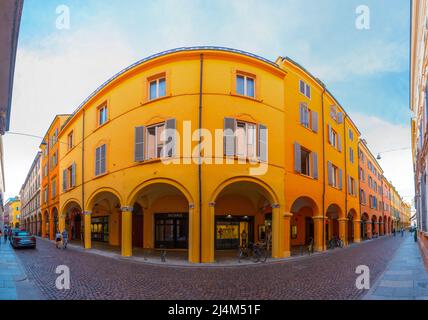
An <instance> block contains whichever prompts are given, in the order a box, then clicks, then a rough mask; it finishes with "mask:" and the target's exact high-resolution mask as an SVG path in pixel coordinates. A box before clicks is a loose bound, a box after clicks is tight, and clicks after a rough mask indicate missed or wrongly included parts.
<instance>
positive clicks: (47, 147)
mask: <svg viewBox="0 0 428 320" xmlns="http://www.w3.org/2000/svg"><path fill="white" fill-rule="evenodd" d="M68 117H69V115H57V116H56V117H55V118H54V120H53V121H52V123H51V125H50V127H49V128H48V131H47V132H46V134H45V136H44V138H43V141H42V143H41V144H40V150H41V189H40V193H41V205H40V207H41V213H42V217H41V221H42V227H41V233H42V236H44V237H48V238H50V239H51V240H53V239H54V235H55V232H56V231H57V229H58V222H59V215H58V205H59V179H60V177H59V153H60V146H59V145H60V143H59V140H58V135H59V132H60V130H61V126H62V125H63V124H64V122H65V120H66V119H67V118H68ZM39 219H40V217H39Z"/></svg>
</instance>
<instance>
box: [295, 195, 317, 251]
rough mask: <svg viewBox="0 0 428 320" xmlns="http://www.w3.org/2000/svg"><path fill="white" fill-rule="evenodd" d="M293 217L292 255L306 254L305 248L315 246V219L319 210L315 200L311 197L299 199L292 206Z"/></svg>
mask: <svg viewBox="0 0 428 320" xmlns="http://www.w3.org/2000/svg"><path fill="white" fill-rule="evenodd" d="M290 211H291V213H292V214H293V216H292V217H291V220H290V228H291V230H290V238H291V239H290V244H291V255H297V254H302V253H303V252H305V251H306V250H305V248H304V246H308V245H309V244H311V243H312V244H313V245H314V244H315V239H316V237H315V227H314V220H313V217H314V216H315V215H316V214H317V212H318V208H317V205H316V203H315V201H314V200H312V199H311V198H309V197H305V196H304V197H299V198H297V199H296V200H295V201H294V202H293V205H292V206H291V210H290Z"/></svg>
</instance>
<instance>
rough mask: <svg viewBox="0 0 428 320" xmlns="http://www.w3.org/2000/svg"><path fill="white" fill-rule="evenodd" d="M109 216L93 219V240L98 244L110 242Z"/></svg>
mask: <svg viewBox="0 0 428 320" xmlns="http://www.w3.org/2000/svg"><path fill="white" fill-rule="evenodd" d="M108 218H109V217H108V216H104V217H93V218H91V240H92V241H98V242H108V240H109V239H108V238H109V229H108V220H109V219H108Z"/></svg>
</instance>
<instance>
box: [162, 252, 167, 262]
mask: <svg viewBox="0 0 428 320" xmlns="http://www.w3.org/2000/svg"><path fill="white" fill-rule="evenodd" d="M161 261H162V262H166V250H162V251H161Z"/></svg>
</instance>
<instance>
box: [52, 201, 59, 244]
mask: <svg viewBox="0 0 428 320" xmlns="http://www.w3.org/2000/svg"><path fill="white" fill-rule="evenodd" d="M52 219H53V228H52V231H53V235H52V236H53V237H54V236H55V233H57V232H58V230H59V226H58V222H59V217H58V209H57V208H56V207H53V209H52ZM52 236H51V237H52Z"/></svg>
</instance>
